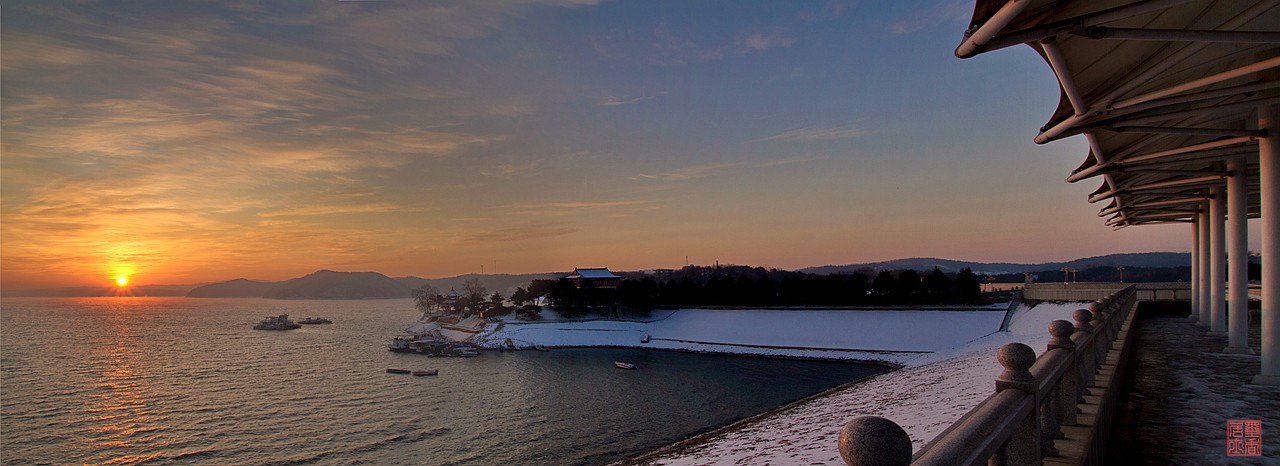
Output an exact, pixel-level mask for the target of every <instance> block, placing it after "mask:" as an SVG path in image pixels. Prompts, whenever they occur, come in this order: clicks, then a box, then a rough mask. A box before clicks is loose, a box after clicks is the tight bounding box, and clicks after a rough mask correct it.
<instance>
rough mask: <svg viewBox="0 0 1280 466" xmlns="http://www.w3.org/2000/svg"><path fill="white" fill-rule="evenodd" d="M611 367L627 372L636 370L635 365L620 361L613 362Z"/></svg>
mask: <svg viewBox="0 0 1280 466" xmlns="http://www.w3.org/2000/svg"><path fill="white" fill-rule="evenodd" d="M613 367H616V368H618V369H626V370H629V371H634V370H636V365H635V364H632V363H629V362H622V361H614V363H613Z"/></svg>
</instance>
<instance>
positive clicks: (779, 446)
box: [623, 303, 1084, 465]
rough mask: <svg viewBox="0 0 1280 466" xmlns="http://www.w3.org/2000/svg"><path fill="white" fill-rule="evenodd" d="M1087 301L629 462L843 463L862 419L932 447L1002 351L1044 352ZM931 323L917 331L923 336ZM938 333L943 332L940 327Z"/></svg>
mask: <svg viewBox="0 0 1280 466" xmlns="http://www.w3.org/2000/svg"><path fill="white" fill-rule="evenodd" d="M1083 306H1084V303H1045V304H1040V305H1038V306H1034V307H1029V306H1026V305H1019V307H1018V308H1017V309H1016V310H1015V311H1014V312H1013V314H1012V319H1011V321H1010V325H1009V329H1008V331H1007V332H997V333H992V334H989V335H987V336H984V337H982V338H979V339H977V340H974V341H971V342H968V343H965V344H962V345H959V346H956V347H953V348H949V349H946V350H941V351H936V352H934V353H932V354H928V355H924V356H919V357H916V358H912V359H911V360H909V361H907V364H906V367H905V368H903V369H901V370H897V371H893V372H889V373H885V374H881V375H878V376H875V377H872V378H869V379H865V380H862V381H859V382H855V383H853V384H850V385H847V386H845V387H840V388H837V389H833V390H830V391H828V392H825V393H823V394H819V395H817V396H814V397H809V398H806V399H804V400H801V401H798V402H796V403H792V404H790V405H787V406H784V407H781V408H778V409H775V410H772V411H770V412H767V413H764V414H761V415H757V416H754V417H751V418H748V419H745V420H742V421H739V422H736V423H733V424H730V425H729V426H726V427H723V428H720V429H717V430H715V431H712V432H708V433H705V434H701V435H698V436H695V437H692V438H689V439H685V440H682V441H680V442H677V443H675V444H672V445H669V446H667V447H663V448H660V449H658V450H656V451H653V452H650V453H647V454H644V455H642V456H639V457H636V458H632V459H629V460H625V461H623V463H626V464H674V465H687V464H698V465H708V464H843V462H842V460H841V459H840V454H839V451H838V450H837V442H838V440H839V431H840V428H841V427H842V426H843V425H844V423H845V422H847V421H848V420H850V419H853V418H855V417H858V416H867V415H871V416H880V417H884V418H887V419H890V420H893V421H894V422H896V423H898V424H899V425H901V426H902V427H903V429H905V430H906V431H907V433H908V434H909V435H910V436H911V439H912V444H913V445H912V447H913V449H917V450H918V449H919V448H920V447H922V446H923V445H924V444H926V443H928V442H929V441H931V440H932V439H933V438H934V437H935V436H937V435H938V434H939V433H941V432H942V431H943V430H944V429H946V428H947V427H948V426H950V425H951V424H952V423H954V422H955V421H956V420H958V419H959V418H960V417H961V416H963V415H964V414H965V413H967V412H968V411H969V410H971V409H972V408H973V407H974V406H977V405H978V404H979V403H981V402H982V400H984V399H986V398H987V397H988V396H990V395H991V394H992V393H993V392H994V386H995V382H994V380H995V377H996V376H997V375H999V373H1000V372H1001V370H1002V368H1001V366H1000V364H999V363H998V362H997V361H996V351H997V349H998V348H999V347H1000V346H1001V345H1004V344H1006V343H1010V342H1021V343H1025V344H1027V345H1030V346H1031V347H1032V348H1034V349H1035V350H1036V353H1037V354H1039V353H1042V352H1043V351H1044V348H1045V345H1046V344H1047V343H1048V341H1049V339H1050V336H1049V334H1048V331H1047V328H1048V324H1049V322H1051V321H1053V320H1059V319H1061V320H1068V321H1070V320H1071V317H1070V316H1071V313H1072V312H1073V311H1074V310H1076V309H1079V308H1081V307H1083ZM930 327H932V326H931V325H923V326H917V330H918V331H921V332H928V331H930V330H931V329H930ZM932 330H937V329H936V328H933V329H932Z"/></svg>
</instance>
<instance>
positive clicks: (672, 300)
mask: <svg viewBox="0 0 1280 466" xmlns="http://www.w3.org/2000/svg"><path fill="white" fill-rule="evenodd" d="M624 277H625V279H624V280H622V282H621V283H620V284H619V285H618V287H617V288H616V289H614V288H597V287H595V286H592V285H591V284H590V282H584V283H583V285H582V286H580V287H579V286H577V285H575V284H574V283H572V282H569V281H565V280H534V281H533V282H531V283H530V284H529V286H528V287H522V288H519V289H517V290H516V292H515V293H514V294H513V295H512V296H511V301H512V302H514V303H515V304H516V305H517V306H530V305H532V303H535V302H545V304H547V305H549V306H551V308H552V309H555V310H556V311H557V312H558V313H560V314H561V315H565V316H570V317H572V316H576V315H581V314H585V313H587V312H599V311H601V310H606V311H607V312H610V313H615V314H622V313H634V312H642V313H643V312H647V311H648V310H649V309H652V308H653V307H654V306H730V307H783V306H863V305H919V304H961V303H963V304H972V303H978V302H979V301H980V299H981V290H980V285H979V280H978V276H977V275H976V274H974V273H973V271H972V270H969V269H967V268H966V269H962V270H961V271H960V272H959V273H955V274H948V273H945V272H943V271H941V270H939V269H937V268H934V269H933V270H932V271H930V272H929V273H927V274H925V275H921V274H920V273H919V272H917V271H915V270H902V271H898V272H890V271H881V272H879V273H877V274H876V275H875V276H874V277H871V276H868V275H867V274H864V273H861V272H852V273H834V274H826V275H819V274H808V273H803V272H792V271H784V270H778V269H764V268H761V267H746V266H721V267H702V266H688V267H685V268H683V269H680V270H677V271H668V272H663V273H657V274H649V273H633V274H625V275H624Z"/></svg>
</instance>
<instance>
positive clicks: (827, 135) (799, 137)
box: [759, 126, 871, 142]
mask: <svg viewBox="0 0 1280 466" xmlns="http://www.w3.org/2000/svg"><path fill="white" fill-rule="evenodd" d="M868 134H871V131H870V130H868V129H865V128H860V127H856V126H835V127H826V128H800V129H793V130H790V131H784V132H782V133H778V134H775V135H773V136H769V137H766V138H762V139H759V141H789V142H795V141H801V142H805V141H830V140H834V139H849V138H856V137H860V136H866V135H868Z"/></svg>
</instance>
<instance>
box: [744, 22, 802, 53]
mask: <svg viewBox="0 0 1280 466" xmlns="http://www.w3.org/2000/svg"><path fill="white" fill-rule="evenodd" d="M796 41H797V39H796V38H795V36H792V35H791V34H790V33H789V32H788V31H787V29H786V28H783V27H780V26H774V27H769V28H765V29H763V30H759V31H754V32H751V33H748V34H745V35H743V36H740V37H739V38H738V39H737V40H736V41H735V45H736V47H737V52H738V54H739V55H745V54H748V53H751V52H758V51H764V50H769V49H775V48H789V47H791V46H792V45H795V43H796Z"/></svg>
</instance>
